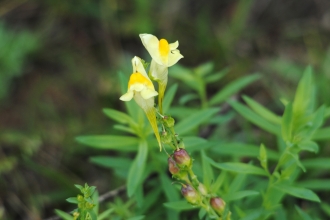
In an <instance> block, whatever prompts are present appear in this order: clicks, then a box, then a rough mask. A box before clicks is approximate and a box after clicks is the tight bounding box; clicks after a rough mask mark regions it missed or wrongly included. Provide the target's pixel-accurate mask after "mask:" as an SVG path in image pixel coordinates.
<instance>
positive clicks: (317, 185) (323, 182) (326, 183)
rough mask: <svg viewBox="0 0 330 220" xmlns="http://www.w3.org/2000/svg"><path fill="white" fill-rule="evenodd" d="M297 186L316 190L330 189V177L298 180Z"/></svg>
mask: <svg viewBox="0 0 330 220" xmlns="http://www.w3.org/2000/svg"><path fill="white" fill-rule="evenodd" d="M297 186H299V187H303V188H308V189H311V190H315V191H328V190H330V180H329V179H313V180H302V181H299V182H297Z"/></svg>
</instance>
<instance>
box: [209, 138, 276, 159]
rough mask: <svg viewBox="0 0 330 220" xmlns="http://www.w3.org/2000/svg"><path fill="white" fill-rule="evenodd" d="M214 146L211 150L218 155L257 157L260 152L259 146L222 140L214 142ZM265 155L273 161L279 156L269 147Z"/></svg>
mask: <svg viewBox="0 0 330 220" xmlns="http://www.w3.org/2000/svg"><path fill="white" fill-rule="evenodd" d="M215 146H216V147H213V148H212V149H211V150H212V151H214V152H216V153H218V154H220V155H230V156H244V157H258V156H259V154H260V148H259V147H258V146H256V145H252V144H245V143H239V142H237V143H235V142H224V143H215ZM267 156H268V159H269V160H274V161H277V160H278V158H279V157H280V155H279V153H277V152H276V151H273V150H270V149H267Z"/></svg>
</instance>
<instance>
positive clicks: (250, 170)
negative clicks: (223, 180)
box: [207, 158, 267, 176]
mask: <svg viewBox="0 0 330 220" xmlns="http://www.w3.org/2000/svg"><path fill="white" fill-rule="evenodd" d="M207 160H208V161H209V162H210V164H211V165H213V166H214V167H217V168H219V169H222V170H227V171H232V172H236V173H245V174H254V175H262V176H267V173H266V172H265V171H264V170H263V169H261V168H260V167H256V166H253V165H251V164H245V163H232V162H227V163H216V162H215V161H213V160H212V159H210V158H207Z"/></svg>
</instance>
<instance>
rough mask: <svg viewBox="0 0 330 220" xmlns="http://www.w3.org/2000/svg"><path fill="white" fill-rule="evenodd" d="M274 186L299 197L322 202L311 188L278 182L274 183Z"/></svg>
mask: <svg viewBox="0 0 330 220" xmlns="http://www.w3.org/2000/svg"><path fill="white" fill-rule="evenodd" d="M273 187H274V188H276V189H277V190H279V191H282V192H285V193H287V194H289V195H292V196H294V197H297V198H301V199H307V200H310V201H314V202H321V201H320V199H319V197H318V196H317V195H316V194H315V193H314V192H313V191H311V190H309V189H305V188H300V187H295V186H288V185H286V184H276V185H273Z"/></svg>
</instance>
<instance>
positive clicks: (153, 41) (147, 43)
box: [140, 34, 164, 65]
mask: <svg viewBox="0 0 330 220" xmlns="http://www.w3.org/2000/svg"><path fill="white" fill-rule="evenodd" d="M140 38H141V41H142V44H143V46H144V47H145V48H146V49H147V51H148V52H149V54H150V56H151V57H152V59H154V60H155V61H156V62H157V63H159V64H160V65H164V64H163V61H162V58H161V56H160V53H159V40H158V38H157V37H155V36H154V35H152V34H140Z"/></svg>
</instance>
